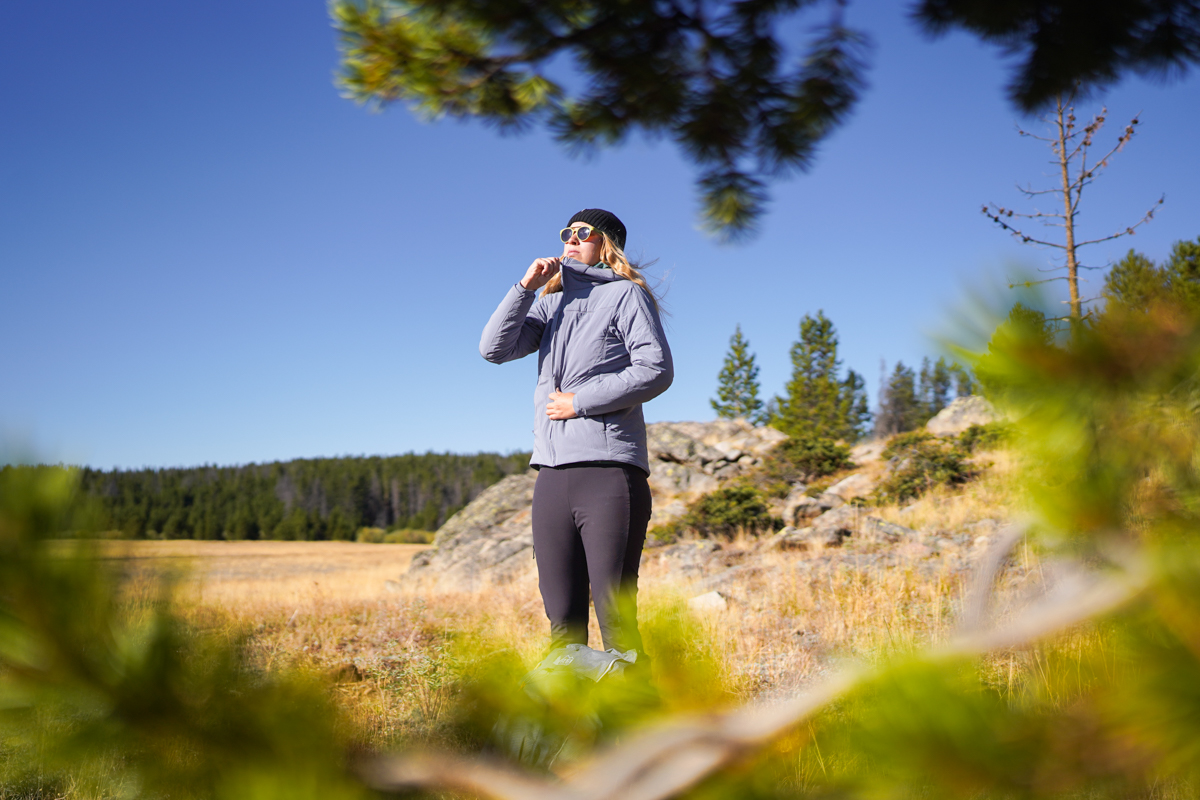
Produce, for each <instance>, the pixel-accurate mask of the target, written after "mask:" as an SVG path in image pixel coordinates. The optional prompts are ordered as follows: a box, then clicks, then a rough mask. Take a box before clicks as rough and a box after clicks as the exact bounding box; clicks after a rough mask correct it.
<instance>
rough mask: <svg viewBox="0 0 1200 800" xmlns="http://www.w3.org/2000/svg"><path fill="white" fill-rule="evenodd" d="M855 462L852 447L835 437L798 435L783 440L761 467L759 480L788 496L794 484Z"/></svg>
mask: <svg viewBox="0 0 1200 800" xmlns="http://www.w3.org/2000/svg"><path fill="white" fill-rule="evenodd" d="M853 466H854V462H853V461H851V460H850V448H848V447H846V446H845V445H844V444H839V443H837V442H835V441H833V440H832V439H824V438H821V437H818V436H795V437H792V438H790V439H788V440H786V441H784V442H781V443H779V444H778V445H777V446H776V447H775V448H774V449H773V450H772V451H771V452H770V453H769V454H767V457H766V458H765V459H763V463H762V466H761V467H759V469H758V471H757V481H756V483H757V484H758V485H759V487H760V488H761V489H763V491H765V492H766V493H767V494H768V495H769V496H780V497H783V496H786V495H787V493H788V491H790V489H791V487H792V485H793V484H795V483H797V482H801V481H802V482H805V483H807V482H809V481H812V480H815V479H816V478H821V477H824V476H826V475H832V474H833V473H835V472H837V471H838V470H840V469H848V468H850V467H853Z"/></svg>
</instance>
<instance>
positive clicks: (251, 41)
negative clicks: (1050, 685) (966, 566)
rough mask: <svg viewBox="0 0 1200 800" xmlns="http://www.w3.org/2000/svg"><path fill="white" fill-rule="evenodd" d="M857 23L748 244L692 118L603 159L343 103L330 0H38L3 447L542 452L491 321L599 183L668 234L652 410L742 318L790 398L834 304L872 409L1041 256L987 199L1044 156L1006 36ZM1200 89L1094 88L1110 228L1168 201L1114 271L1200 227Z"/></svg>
mask: <svg viewBox="0 0 1200 800" xmlns="http://www.w3.org/2000/svg"><path fill="white" fill-rule="evenodd" d="M812 21H813V22H816V21H817V20H816V19H815V18H814V19H813V20H812ZM849 21H850V22H851V23H852V24H855V25H858V26H860V27H863V28H865V29H866V30H867V31H868V32H869V33H870V35H871V36H872V38H873V39H874V41H875V48H874V50H873V55H872V57H871V62H872V65H873V66H872V69H871V72H870V87H869V88H868V90H867V91H866V93H865V95H864V98H863V101H862V102H861V104H860V105H859V107H858V109H857V111H856V112H855V114H854V116H853V117H852V118H851V120H850V121H849V123H848V124H847V125H846V126H845V127H844V128H843V129H841V130H840V131H839V132H838V133H837V134H836V135H834V136H833V137H832V138H831V139H830V140H829V141H828V142H827V143H826V145H825V146H824V147H823V149H822V152H821V154H820V158H819V160H818V162H817V164H816V166H815V168H814V169H813V170H812V171H811V173H810V174H808V175H802V176H799V177H796V178H794V179H791V180H789V181H786V182H783V183H780V184H777V185H776V186H774V188H773V201H772V203H771V206H770V212H769V215H768V216H767V217H766V219H765V220H764V221H763V228H762V232H761V234H760V235H759V236H758V237H757V238H755V239H754V240H752V241H751V242H749V243H746V244H741V245H733V246H730V245H722V244H720V243H718V242H716V241H714V240H713V239H712V238H710V237H708V236H706V235H705V234H703V233H702V232H701V231H700V230H699V229H698V227H697V216H696V202H695V195H694V192H693V187H692V181H693V178H694V172H693V170H692V169H691V167H690V166H689V165H688V164H687V163H686V162H685V161H684V160H683V159H682V158H681V157H680V156H679V154H678V153H677V152H676V151H675V149H674V148H673V146H672V145H671V144H670V142H668V141H658V142H649V141H646V140H644V139H639V138H635V139H633V140H631V141H630V142H629V143H628V144H626V145H625V146H623V147H621V148H619V149H616V150H609V151H606V152H604V153H603V154H602V155H600V156H599V157H598V158H594V159H591V160H579V159H574V158H571V157H570V156H568V155H567V154H566V153H565V152H564V151H563V150H562V149H561V148H559V147H558V146H557V145H555V144H554V142H553V141H551V140H550V139H549V137H547V136H546V135H544V134H542V133H540V132H533V133H529V134H526V135H522V136H516V137H513V136H510V137H501V136H498V135H497V134H496V133H495V132H494V131H493V130H491V129H489V128H487V127H486V126H484V125H481V124H478V123H458V122H454V121H440V122H434V123H430V122H423V121H420V120H418V119H417V118H415V117H414V116H413V115H411V114H410V113H408V111H407V110H405V109H404V108H402V107H393V108H391V109H389V110H387V111H385V112H384V113H379V114H375V113H370V112H368V111H367V110H365V109H363V108H361V107H359V106H356V105H354V104H353V103H351V102H349V101H347V100H345V99H342V98H341V97H339V95H338V92H337V90H336V88H335V87H334V85H333V74H334V71H335V69H336V65H337V52H336V47H335V37H334V33H333V31H332V29H331V28H330V25H329V20H328V16H327V13H326V10H325V7H324V5H323V4H322V3H320V2H308V3H296V2H283V0H259V2H255V3H235V2H232V0H212V1H211V2H208V3H201V4H197V3H189V4H177V3H163V2H161V1H160V0H159V1H156V2H149V1H148V0H123V1H122V2H119V3H106V4H97V3H93V2H83V0H64V2H58V3H52V4H51V3H23V4H14V5H12V7H10V8H7V9H6V11H5V19H4V24H3V25H2V26H0V109H2V111H0V341H2V342H3V346H2V348H0V439H3V440H4V441H5V442H6V443H7V445H6V446H7V447H8V448H9V451H10V452H16V450H17V449H20V450H23V451H24V452H26V453H28V452H33V453H36V455H37V457H38V458H40V459H45V460H54V461H57V460H64V461H67V462H70V463H80V464H89V465H93V466H98V467H104V468H110V467H114V466H120V467H141V466H176V465H194V464H202V463H217V464H234V463H245V462H251V461H270V460H276V459H288V458H295V457H314V456H334V455H346V454H392V453H401V452H408V451H416V452H423V451H426V450H435V451H455V452H475V451H479V450H499V451H511V450H516V449H528V448H529V447H530V446H531V433H530V431H531V428H532V414H533V410H532V402H531V398H532V388H533V379H534V370H535V364H534V363H533V361H532V359H526V360H525V361H524V362H518V363H516V364H509V365H504V366H500V367H497V366H495V365H492V364H488V363H486V362H484V361H483V359H481V358H480V357H479V355H478V351H477V345H478V338H479V333H480V330H481V328H482V326H483V323H484V321H485V320H486V319H487V317H488V315H489V314H490V313H491V311H492V309H493V308H494V307H495V305H496V303H497V302H499V300H500V298H501V297H502V296H503V294H504V292H505V291H506V289H507V287H508V286H510V285H511V284H512V283H513V281H515V280H516V279H518V278H519V277H520V276H521V275H522V274H523V271H524V269H525V268H526V267H527V266H528V264H529V262H530V261H531V260H532V259H533V258H535V257H538V256H544V255H554V254H556V253H557V252H558V248H557V246H556V245H557V241H556V238H555V237H556V231H557V229H558V228H559V227H561V226H562V225H563V224H565V223H566V220H567V219H568V218H569V217H570V215H571V214H572V213H573V212H575V211H576V210H578V209H579V208H582V207H585V206H596V207H602V208H608V209H611V210H613V211H614V212H616V213H617V214H618V215H619V216H620V217H621V218H622V219H623V220H624V221H625V223H626V225H627V226H628V228H629V232H630V233H629V248H628V249H629V250H630V251H631V252H632V253H633V254H635V255H640V256H643V257H644V258H647V259H657V263H656V265H655V266H654V267H653V268H652V270H651V272H652V274H653V275H654V276H655V277H656V278H657V279H658V280H660V281H661V288H663V289H664V290H665V291H666V305H667V307H668V308H669V309H670V311H671V316H670V318H669V320H668V321H667V330H668V335H669V337H670V341H671V345H672V349H673V351H674V355H675V363H676V376H677V377H676V381H675V385H674V386H673V387H672V388H671V389H670V390H669V391H668V392H667V393H666V394H665V395H663V396H662V397H660V398H658V399H657V400H655V401H654V402H652V403H650V404H649V405H647V407H646V415H647V418H648V419H649V420H651V421H654V420H682V419H709V418H711V417H712V412H711V409H710V407H709V405H708V399H709V398H710V397H711V396H712V395H713V393H714V386H715V378H716V373H717V371H718V369H719V368H720V363H721V359H722V357H723V355H724V352H725V349H726V347H727V344H728V340H729V336H730V335H731V334H732V332H733V329H734V326H735V325H737V324H739V323H740V324H741V325H742V328H743V331H744V333H745V334H746V336H747V337H748V338H749V340H750V343H751V347H752V349H753V350H754V351H755V352H756V353H757V355H758V359H759V362H760V365H761V376H760V377H761V380H762V383H763V388H764V391H765V392H766V393H767V394H771V393H775V392H778V391H780V390H781V388H782V386H783V383H784V381H786V379H787V377H788V371H789V362H788V348H789V346H790V345H791V343H792V342H793V341H794V340H795V338H796V334H797V325H798V322H799V319H800V317H801V316H802V315H803V314H805V313H815V312H816V311H817V310H818V309H824V311H825V313H826V314H827V315H828V316H829V317H830V318H831V319H832V320H833V321H834V323H835V324H836V325H837V328H838V331H839V334H840V339H841V355H842V358H843V360H844V363H845V364H846V366H848V367H852V368H854V369H856V370H858V371H859V372H861V373H862V374H864V376H865V377H866V378H867V381H868V384H869V387H870V389H871V394H872V402H874V400H875V388H876V383H877V381H878V376H879V370H880V361H881V360H886V361H887V362H888V365H889V367H890V365H891V364H893V363H894V362H895V361H896V360H898V359H899V360H903V361H905V362H906V363H910V364H912V363H914V362H919V360H920V358H921V357H922V356H923V355H926V354H930V355H936V352H937V351H936V345H935V344H934V342H933V341H932V340H931V338H930V336H931V334H935V333H936V332H938V331H939V330H942V329H944V327H945V321H946V320H947V319H948V318H949V316H950V312H951V310H952V309H954V308H955V307H957V306H959V305H961V302H962V298H963V297H964V296H965V294H966V293H967V292H969V291H970V290H971V289H972V287H978V286H981V285H985V284H988V283H989V282H990V283H993V284H994V283H995V282H996V281H997V280H1003V277H1004V276H1005V275H1007V274H1016V273H1017V271H1018V270H1019V269H1020V268H1022V267H1024V268H1026V269H1033V268H1036V267H1038V266H1043V265H1045V264H1046V263H1047V259H1048V257H1049V255H1048V254H1047V253H1045V252H1043V251H1040V250H1036V249H1032V248H1030V247H1028V246H1021V245H1019V244H1017V243H1015V242H1013V241H1012V240H1011V239H1009V238H1008V237H1007V236H1006V235H1004V234H1003V233H1002V232H1000V231H998V230H996V229H995V228H993V227H992V226H991V224H990V223H989V222H988V221H987V220H986V219H985V218H984V217H983V216H982V215H981V214H980V213H979V207H980V206H981V205H982V204H983V203H984V202H986V201H989V200H994V201H996V202H999V203H1002V204H1005V205H1014V204H1016V203H1017V202H1018V201H1019V197H1018V195H1017V193H1016V190H1015V188H1014V184H1015V183H1017V182H1022V183H1025V182H1033V183H1035V184H1036V183H1042V182H1043V181H1044V180H1045V179H1044V178H1043V176H1044V175H1048V174H1049V173H1050V166H1049V165H1048V164H1047V163H1046V161H1047V158H1048V156H1049V154H1048V152H1047V151H1045V150H1043V149H1041V147H1040V146H1039V145H1038V144H1037V143H1035V142H1032V141H1030V140H1028V139H1022V138H1020V137H1018V136H1017V135H1016V133H1015V132H1014V125H1015V124H1016V123H1017V122H1019V121H1022V120H1020V118H1019V116H1018V115H1017V113H1016V112H1015V111H1014V110H1013V109H1012V107H1011V106H1009V105H1008V104H1007V103H1006V101H1005V100H1004V97H1003V88H1002V87H1003V83H1004V79H1005V75H1004V71H1003V67H1004V60H1003V57H1002V56H1001V55H1000V54H999V53H998V52H997V51H995V50H994V49H991V48H987V47H983V46H981V45H979V44H978V43H976V42H975V41H974V40H972V39H970V38H968V37H966V36H961V35H956V36H951V37H949V38H946V39H942V40H938V41H935V42H930V41H928V40H926V39H924V38H923V37H922V36H920V35H919V33H917V31H916V30H915V29H914V27H913V26H912V25H911V24H910V23H909V22H908V21H907V20H906V19H905V16H904V8H903V5H902V4H896V3H889V2H885V1H884V0H866V1H864V0H857V1H856V2H854V3H852V4H851V7H850V11H849ZM792 28H793V29H795V30H796V31H797V35H799V34H800V33H803V30H804V27H803V25H797V26H792ZM1198 101H1200V81H1197V79H1195V78H1191V79H1190V80H1185V81H1181V82H1175V83H1172V84H1168V85H1160V84H1156V83H1152V82H1147V81H1145V80H1141V79H1137V78H1131V79H1128V80H1126V81H1125V82H1123V83H1122V84H1120V85H1119V86H1117V87H1115V88H1114V89H1112V90H1111V91H1109V92H1108V93H1106V94H1105V95H1104V96H1103V97H1102V98H1099V101H1098V102H1097V103H1096V104H1094V105H1092V104H1089V105H1086V106H1084V108H1086V109H1088V110H1091V109H1093V108H1094V109H1098V108H1099V103H1100V102H1104V103H1107V105H1108V107H1109V110H1110V114H1109V119H1110V125H1109V127H1108V128H1107V129H1106V135H1104V136H1102V141H1104V142H1108V141H1112V140H1113V139H1115V137H1116V135H1117V132H1118V130H1119V127H1120V125H1122V124H1123V123H1124V122H1125V121H1126V120H1127V119H1128V118H1130V117H1132V116H1133V115H1134V114H1136V113H1138V112H1141V115H1142V116H1141V118H1142V125H1141V126H1140V130H1139V133H1138V135H1137V137H1135V139H1134V141H1133V142H1132V143H1131V144H1130V146H1129V147H1128V148H1127V150H1126V152H1124V153H1123V154H1121V155H1120V156H1119V157H1118V158H1117V159H1116V160H1115V161H1114V163H1113V165H1112V167H1111V169H1110V170H1109V172H1108V173H1107V175H1106V176H1105V177H1104V178H1103V179H1102V180H1101V181H1099V182H1098V183H1096V184H1095V186H1094V187H1093V188H1092V191H1091V193H1090V195H1088V196H1086V197H1085V199H1084V206H1083V207H1084V212H1083V217H1082V228H1083V232H1084V234H1085V235H1087V236H1088V237H1089V238H1091V236H1094V235H1103V234H1106V233H1108V232H1110V231H1111V230H1112V229H1114V228H1119V227H1123V226H1125V225H1127V224H1129V223H1131V222H1133V221H1135V220H1136V219H1138V218H1139V217H1140V215H1141V214H1142V212H1143V211H1144V210H1145V209H1146V208H1147V207H1149V206H1150V205H1151V204H1152V203H1153V202H1154V201H1155V200H1156V199H1157V198H1158V197H1159V196H1160V195H1161V194H1164V193H1165V194H1166V196H1167V202H1166V204H1165V206H1164V207H1163V208H1162V210H1161V211H1160V212H1159V214H1158V217H1157V219H1156V220H1155V221H1154V222H1153V223H1151V224H1150V225H1149V226H1147V227H1145V228H1144V229H1142V230H1141V231H1139V233H1138V235H1137V236H1136V237H1134V238H1133V239H1125V240H1120V241H1118V242H1117V243H1115V244H1114V245H1112V246H1100V247H1097V248H1094V249H1093V251H1092V253H1091V254H1090V255H1089V261H1090V262H1091V263H1105V262H1107V261H1108V260H1111V259H1114V258H1119V257H1120V256H1121V255H1122V254H1123V253H1124V252H1125V250H1126V249H1128V247H1130V246H1135V247H1137V248H1138V249H1139V250H1142V251H1143V252H1145V253H1147V254H1148V255H1150V256H1151V257H1153V258H1162V257H1163V256H1165V254H1166V253H1167V251H1168V250H1169V248H1170V245H1171V243H1172V242H1173V241H1176V240H1178V239H1183V238H1196V237H1197V236H1200V192H1198V191H1197V186H1198V184H1200V159H1197V157H1196V153H1195V144H1194V142H1195V141H1196V133H1195V132H1196V131H1197V130H1198V129H1200V124H1198V123H1200V102H1198ZM1023 124H1027V125H1036V123H1035V122H1032V121H1028V120H1025V121H1023ZM1099 285H1100V278H1099V276H1093V282H1092V284H1091V286H1090V288H1091V289H1092V290H1093V291H1098V288H1099Z"/></svg>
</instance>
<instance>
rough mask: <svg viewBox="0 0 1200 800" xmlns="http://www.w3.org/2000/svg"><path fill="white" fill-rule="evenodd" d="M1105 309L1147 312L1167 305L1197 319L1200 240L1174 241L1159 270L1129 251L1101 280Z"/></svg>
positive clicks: (1141, 256) (1199, 293)
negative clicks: (1165, 303) (1173, 305)
mask: <svg viewBox="0 0 1200 800" xmlns="http://www.w3.org/2000/svg"><path fill="white" fill-rule="evenodd" d="M1103 294H1104V298H1105V300H1106V301H1107V303H1108V305H1107V306H1106V307H1109V308H1112V307H1118V308H1122V309H1124V310H1126V311H1141V312H1143V313H1145V312H1149V311H1150V309H1151V307H1152V306H1153V305H1155V304H1156V303H1162V302H1169V303H1174V304H1177V305H1178V306H1180V307H1182V308H1184V309H1186V310H1188V311H1189V312H1191V313H1192V314H1198V315H1200V239H1197V241H1195V242H1191V241H1186V240H1184V241H1178V242H1175V244H1174V245H1173V246H1172V247H1171V254H1170V255H1169V256H1168V257H1167V260H1166V261H1165V262H1164V263H1163V264H1162V265H1161V266H1160V265H1157V264H1155V263H1154V262H1153V261H1152V260H1150V259H1149V258H1147V257H1146V256H1144V255H1143V254H1141V253H1138V252H1136V251H1134V250H1130V251H1129V252H1128V253H1126V254H1125V257H1124V258H1122V259H1121V260H1120V261H1118V262H1117V263H1116V264H1114V265H1113V268H1112V269H1111V270H1109V272H1108V275H1106V276H1105V278H1104V291H1103Z"/></svg>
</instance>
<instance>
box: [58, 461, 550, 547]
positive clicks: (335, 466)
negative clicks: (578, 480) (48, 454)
mask: <svg viewBox="0 0 1200 800" xmlns="http://www.w3.org/2000/svg"><path fill="white" fill-rule="evenodd" d="M528 464H529V454H528V453H513V454H511V455H498V454H494V453H479V454H475V455H452V454H440V453H425V454H423V455H416V454H411V453H410V454H407V455H399V456H362V457H346V458H310V459H296V460H293V461H276V462H271V463H267V464H248V465H244V466H233V467H216V466H205V467H191V468H172V469H142V470H113V471H111V472H105V471H102V470H95V469H87V468H85V469H82V470H80V487H81V490H82V491H83V493H84V494H85V495H87V496H89V497H90V498H92V499H93V500H95V501H96V505H97V506H98V508H97V515H96V517H95V519H94V521H92V522H91V523H89V528H88V529H87V530H84V531H81V532H82V533H109V534H116V533H119V535H120V536H121V537H122V538H129V539H145V538H163V539H227V540H246V539H285V540H296V541H312V540H352V539H354V537H355V534H356V532H357V531H358V529H359V528H362V527H372V528H384V529H397V528H411V529H420V530H429V531H433V530H436V529H437V528H438V527H439V526H440V525H441V524H442V523H443V522H445V521H446V520H447V519H448V518H449V517H450V516H451V515H452V514H454V512H456V511H458V509H460V508H462V507H463V506H464V505H466V504H467V503H469V502H471V500H473V499H474V498H475V496H476V495H478V494H479V493H480V492H482V491H483V490H484V489H486V488H487V487H488V486H491V485H492V484H493V483H495V482H496V481H498V480H500V479H501V478H503V477H504V476H505V475H510V474H512V473H514V472H519V471H521V470H523V469H525V468H526V466H527V465H528Z"/></svg>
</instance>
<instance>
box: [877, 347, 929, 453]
mask: <svg viewBox="0 0 1200 800" xmlns="http://www.w3.org/2000/svg"><path fill="white" fill-rule="evenodd" d="M924 414H925V407H924V404H923V403H922V402H921V398H920V397H919V396H918V395H917V381H916V375H915V374H914V373H913V371H912V369H910V368H909V367H906V366H904V362H903V361H898V362H896V368H895V369H894V370H893V371H892V376H891V377H890V378H888V381H887V385H886V386H884V387H883V389H882V391H881V392H880V393H879V416H877V417H876V418H875V433H876V435H877V436H894V435H896V434H897V433H904V432H905V431H911V430H913V429H914V428H916V427H917V426H919V425H920V424H921V423H922V422H923V421H924Z"/></svg>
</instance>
